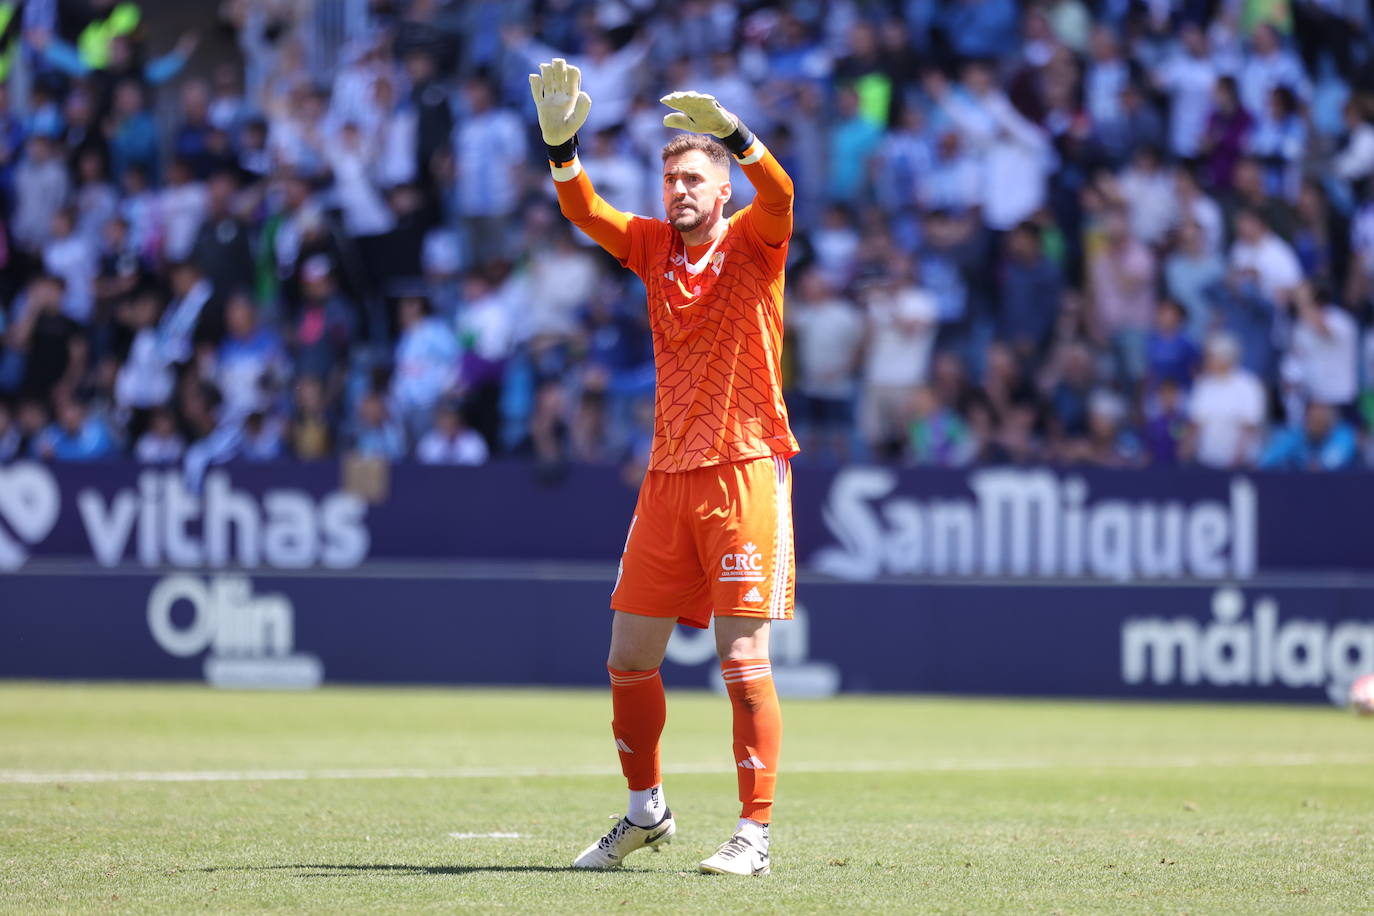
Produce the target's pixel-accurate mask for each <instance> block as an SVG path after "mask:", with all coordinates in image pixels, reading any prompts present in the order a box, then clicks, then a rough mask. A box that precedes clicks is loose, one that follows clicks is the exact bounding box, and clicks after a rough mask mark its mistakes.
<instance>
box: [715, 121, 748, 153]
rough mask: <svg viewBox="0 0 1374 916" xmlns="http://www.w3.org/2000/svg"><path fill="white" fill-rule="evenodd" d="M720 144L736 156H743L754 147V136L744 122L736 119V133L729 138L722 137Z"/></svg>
mask: <svg viewBox="0 0 1374 916" xmlns="http://www.w3.org/2000/svg"><path fill="white" fill-rule="evenodd" d="M720 142H721V143H723V144H725V148H726V149H728V150H729V151H730V152H732V153H734V154H735V156H737V157H738V156H743V155H744V153H745V151H746V150H748V149H749V147H751V146H753V145H754V135H753V134H752V133H751V132H750V131H749V128H747V127H745V126H744V122H743V121H741V120H740V119H739V118H735V132H734V133H733V134H731V135H730V136H728V137H722V138H721V140H720Z"/></svg>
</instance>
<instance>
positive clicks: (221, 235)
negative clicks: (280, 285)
mask: <svg viewBox="0 0 1374 916" xmlns="http://www.w3.org/2000/svg"><path fill="white" fill-rule="evenodd" d="M205 191H206V194H205V215H204V221H203V222H202V223H201V224H200V227H199V229H198V230H197V232H196V236H195V241H194V242H193V243H192V246H191V250H190V257H191V259H192V260H194V261H195V262H196V265H197V266H198V267H199V268H200V271H201V273H202V274H204V275H205V278H206V279H207V280H208V281H209V282H210V285H211V286H213V287H214V288H215V289H217V290H230V289H234V288H235V287H237V286H245V285H247V284H248V282H249V278H250V277H252V276H253V249H252V247H251V244H250V241H249V237H248V234H249V229H248V226H247V224H246V223H245V222H244V221H243V220H242V219H240V218H239V216H238V215H237V214H236V213H235V212H234V207H235V200H234V197H235V195H236V194H237V193H238V179H237V178H236V177H235V176H234V175H233V174H231V173H229V172H217V173H215V174H214V175H212V176H211V177H210V180H209V181H208V182H207V183H206V185H205Z"/></svg>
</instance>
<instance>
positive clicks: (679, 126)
mask: <svg viewBox="0 0 1374 916" xmlns="http://www.w3.org/2000/svg"><path fill="white" fill-rule="evenodd" d="M659 101H660V102H662V103H663V104H664V105H667V106H668V107H669V108H676V109H677V110H676V111H674V112H673V113H672V114H669V115H664V116H663V126H664V127H670V128H672V129H674V130H687V131H691V132H692V133H694V134H711V135H712V136H714V137H718V138H719V139H720V141H721V142H722V143H724V144H725V147H726V148H727V149H728V150H730V152H732V153H734V154H735V155H736V156H742V155H744V151H745V150H747V149H748V148H749V145H750V144H751V143H753V142H754V135H753V134H751V133H750V132H749V128H747V127H745V126H744V122H743V121H741V120H740V119H739V118H737V117H735V116H734V115H732V114H730V112H728V111H726V110H725V108H724V107H722V106H721V104H720V102H717V101H716V97H715V96H713V95H707V94H705V93H703V92H670V93H668V94H667V95H665V96H664V97H663V98H661V99H659Z"/></svg>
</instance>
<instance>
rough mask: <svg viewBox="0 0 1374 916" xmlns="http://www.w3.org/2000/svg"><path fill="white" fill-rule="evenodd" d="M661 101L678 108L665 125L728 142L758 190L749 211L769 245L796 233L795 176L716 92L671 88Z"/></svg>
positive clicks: (780, 242)
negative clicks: (793, 212)
mask: <svg viewBox="0 0 1374 916" xmlns="http://www.w3.org/2000/svg"><path fill="white" fill-rule="evenodd" d="M659 101H660V102H662V103H663V104H664V105H667V106H668V107H669V108H675V109H677V110H676V111H675V112H673V113H672V114H670V115H664V117H663V126H664V127H671V128H673V129H674V130H687V131H691V132H692V133H697V134H711V135H712V136H714V137H716V138H717V139H719V140H720V142H721V143H722V144H724V146H725V148H726V149H728V150H729V151H730V152H731V153H732V154H733V155H734V157H735V161H736V162H738V163H739V164H740V167H741V168H743V169H744V174H745V177H747V178H748V179H749V183H750V184H752V185H753V186H754V190H755V191H756V192H757V194H756V195H755V197H754V202H753V203H752V204H751V205H750V206H749V213H748V215H749V217H750V219H751V221H752V222H753V225H754V228H755V229H756V230H757V232H758V234H759V236H760V237H761V238H762V239H763V240H764V241H765V242H767V243H768V244H769V245H781V244H782V243H783V242H785V241H787V239H788V236H790V235H791V234H792V179H791V178H789V177H788V175H787V173H786V172H784V171H783V170H782V165H781V164H780V163H779V162H778V160H777V159H776V158H774V156H773V154H772V153H770V152H769V151H768V148H767V147H765V146H764V145H763V143H762V142H760V141H759V140H758V138H757V137H755V136H754V135H753V134H752V133H751V132H750V131H749V128H747V127H745V126H744V122H743V121H741V120H740V119H739V118H737V117H735V116H734V115H732V114H731V113H730V112H728V111H726V110H725V109H724V108H723V107H721V104H720V102H718V101H716V99H715V97H714V96H710V95H705V94H703V93H700V92H670V93H669V94H668V95H665V96H664V97H663V98H661V99H659Z"/></svg>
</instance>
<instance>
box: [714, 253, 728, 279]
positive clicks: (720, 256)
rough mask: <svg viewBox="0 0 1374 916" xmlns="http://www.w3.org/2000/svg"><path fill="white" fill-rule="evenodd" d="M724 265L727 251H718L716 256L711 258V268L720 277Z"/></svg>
mask: <svg viewBox="0 0 1374 916" xmlns="http://www.w3.org/2000/svg"><path fill="white" fill-rule="evenodd" d="M724 266H725V252H723V251H718V252H716V256H715V257H714V258H712V259H711V269H712V270H713V271H715V273H716V276H717V277H719V276H720V269H721V268H722V267H724Z"/></svg>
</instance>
